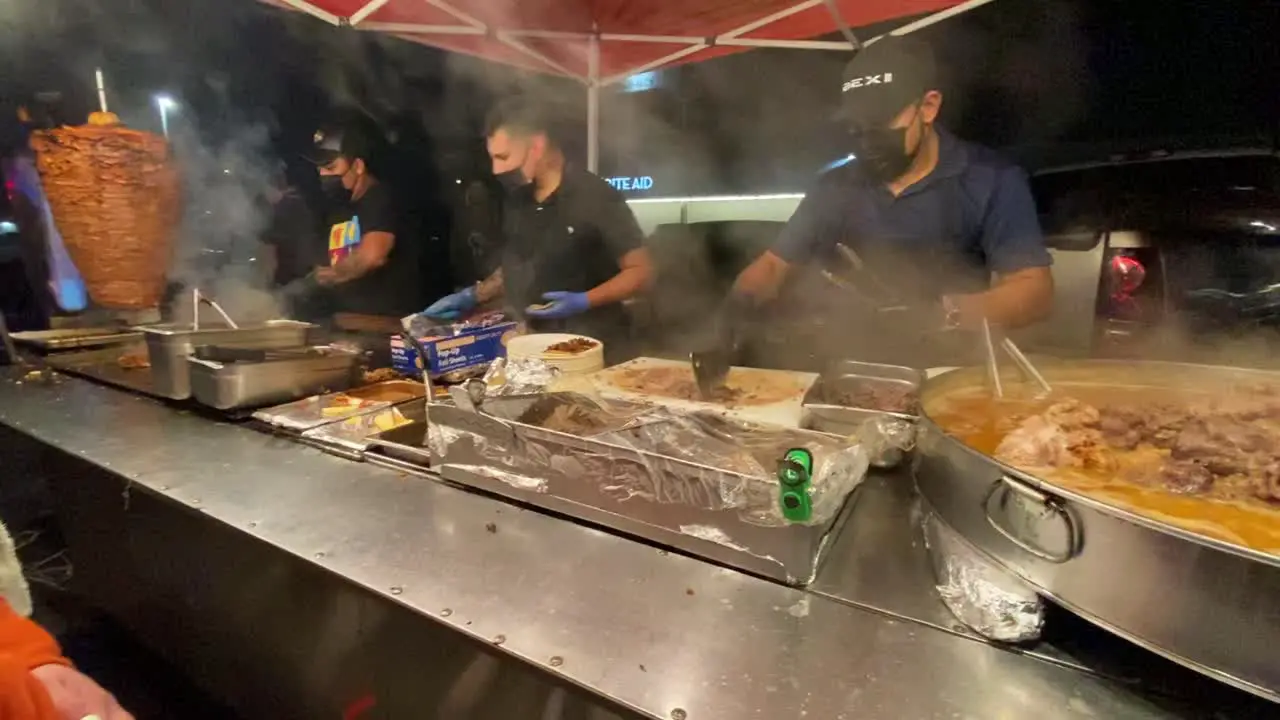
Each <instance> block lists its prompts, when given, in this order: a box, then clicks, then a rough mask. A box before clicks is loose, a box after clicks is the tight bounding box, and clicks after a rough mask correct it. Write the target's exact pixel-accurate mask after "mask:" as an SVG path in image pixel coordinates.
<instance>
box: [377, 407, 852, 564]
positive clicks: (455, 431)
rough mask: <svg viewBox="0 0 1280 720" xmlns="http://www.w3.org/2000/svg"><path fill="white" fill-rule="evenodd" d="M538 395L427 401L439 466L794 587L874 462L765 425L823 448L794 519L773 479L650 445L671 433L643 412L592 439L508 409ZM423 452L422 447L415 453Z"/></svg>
mask: <svg viewBox="0 0 1280 720" xmlns="http://www.w3.org/2000/svg"><path fill="white" fill-rule="evenodd" d="M537 400H538V396H530V397H523V398H521V397H513V398H502V399H500V400H491V401H488V402H486V403H485V404H484V407H483V410H484V412H485V413H488V414H481V413H476V412H470V411H468V410H464V409H461V408H457V407H451V406H445V405H438V404H430V405H428V406H427V416H428V421H429V422H428V425H427V428H426V430H427V437H426V444H427V446H428V448H427V449H428V450H429V452H430V464H431V467H432V469H433V470H434V471H436V472H438V473H439V474H440V475H441V476H442V477H443V478H444V479H446V480H449V481H451V482H454V483H458V484H462V485H466V486H470V487H474V488H477V489H480V490H484V491H486V492H490V493H494V494H498V495H502V496H506V497H509V498H512V499H515V500H519V501H521V502H524V503H528V504H532V505H535V506H539V507H542V508H545V509H547V510H550V511H553V512H557V513H561V514H566V515H569V516H572V517H576V518H579V519H581V520H584V521H587V522H590V523H593V524H597V525H602V526H605V527H609V528H612V529H615V530H618V531H620V532H623V533H626V534H630V535H634V536H638V537H641V538H644V539H646V540H648V541H651V542H655V543H658V544H660V545H664V546H667V547H671V548H673V549H676V550H679V551H682V552H685V553H688V554H690V555H694V556H697V557H702V558H706V559H708V560H711V561H714V562H719V563H722V564H725V565H729V566H732V567H736V568H739V569H741V570H744V571H747V572H751V573H754V574H757V575H761V576H765V577H769V578H772V579H775V580H779V581H781V582H785V583H788V584H791V585H807V584H808V583H810V582H811V581H812V580H813V578H814V577H815V576H816V574H817V571H818V568H819V566H820V564H821V562H822V560H823V558H824V555H825V550H826V548H827V547H828V545H829V543H830V541H831V540H832V539H833V538H834V537H835V535H836V533H838V532H839V529H840V527H841V525H842V523H843V520H844V517H845V515H846V513H847V512H848V508H849V505H850V503H849V502H848V500H849V497H850V496H851V495H852V494H853V492H854V490H855V489H856V488H857V487H858V485H859V484H860V483H861V481H862V479H863V478H864V477H865V474H866V471H867V467H868V461H867V457H866V453H865V451H864V450H863V449H862V448H861V447H860V446H858V445H848V444H844V443H841V441H839V440H837V439H835V438H833V437H831V436H828V435H823V434H821V433H812V432H807V431H803V430H784V429H780V428H767V429H761V430H760V432H762V433H792V435H788V436H787V439H788V441H792V440H794V441H795V442H796V443H797V444H800V445H803V446H806V447H807V446H810V445H811V446H812V447H814V448H815V449H816V450H817V451H816V452H815V455H814V460H815V468H818V467H821V468H822V469H823V471H822V474H823V479H822V480H821V481H819V480H817V479H815V481H814V483H813V487H814V491H813V493H812V495H813V498H814V515H813V518H812V520H811V522H810V524H789V523H787V522H786V521H784V520H782V519H781V517H780V516H779V517H774V514H773V513H772V512H771V511H770V510H771V508H774V507H776V506H775V505H773V503H776V496H777V485H776V480H775V481H772V484H771V483H770V481H769V480H768V478H767V477H762V476H761V475H759V474H755V475H752V474H749V473H750V471H749V470H748V469H747V468H745V467H739V468H737V469H735V470H728V469H725V468H723V467H717V466H716V465H714V464H713V462H714V459H713V458H712V457H708V458H706V459H705V461H704V462H698V461H697V460H696V459H695V458H693V457H690V456H685V457H673V456H670V455H663V454H660V453H657V452H652V451H647V450H643V449H641V447H642V446H645V442H642V441H640V440H638V438H643V437H649V438H652V437H655V436H656V437H662V436H663V433H664V431H663V428H662V427H660V426H657V425H656V424H655V423H651V422H648V421H647V420H646V419H644V418H637V419H635V420H634V421H632V422H629V423H627V424H624V425H623V426H622V428H621V429H614V428H605V429H604V431H603V432H602V434H599V435H596V436H592V437H580V436H577V435H570V434H567V433H564V432H557V431H554V430H549V429H546V428H544V427H537V426H533V425H527V424H524V423H522V422H518V421H516V420H511V419H505V418H504V416H505V417H516V418H518V417H520V416H521V415H522V414H523V411H524V410H527V409H528V408H529V406H530V405H531V404H532V403H534V402H537ZM676 424H677V425H678V423H676ZM677 429H679V428H677ZM408 433H413V434H414V437H408V435H407V434H408ZM393 434H395V435H397V436H400V437H399V438H398V439H399V440H400V442H398V443H394V445H396V446H397V447H396V449H398V450H402V449H405V448H406V445H404V444H402V443H404V442H405V441H406V439H407V441H408V442H410V443H412V442H415V441H416V439H417V437H420V436H421V428H414V427H409V428H402V429H398V430H396V431H393ZM670 437H671V438H673V439H675V438H677V437H679V436H678V435H671V436H670ZM387 440H388V438H387V435H385V434H384V435H383V436H380V439H379V441H378V442H376V443H375V445H374V446H371V447H370V449H369V456H370V457H372V456H373V455H374V454H381V453H383V452H385V451H386V450H387V449H388V446H387V445H386V444H385V443H386V442H387ZM677 442H678V441H677ZM379 445H381V446H379ZM408 449H410V450H414V449H413V448H408ZM421 453H422V450H416V451H415V452H414V455H415V456H417V457H420V456H421ZM398 459H399V460H405V461H410V464H411V465H417V466H420V465H421V463H420V462H412V459H413V457H409V458H404V457H402V458H398ZM391 464H392V465H396V464H397V463H396V462H392V463H391ZM817 474H818V473H815V476H816V475H817ZM820 492H821V493H822V494H821V495H820V494H819V493H820Z"/></svg>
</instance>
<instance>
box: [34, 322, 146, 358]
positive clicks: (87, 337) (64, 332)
mask: <svg viewBox="0 0 1280 720" xmlns="http://www.w3.org/2000/svg"><path fill="white" fill-rule="evenodd" d="M9 336H10V337H12V338H13V341H14V342H15V343H18V344H19V345H26V346H27V347H32V348H35V349H36V350H39V351H40V352H46V353H47V352H56V351H58V350H78V349H82V348H95V347H102V346H104V345H119V344H122V343H127V342H130V341H133V340H139V339H141V338H142V333H141V332H139V331H137V330H128V329H122V328H112V327H96V328H62V329H58V330H31V331H27V332H16V333H10V335H9Z"/></svg>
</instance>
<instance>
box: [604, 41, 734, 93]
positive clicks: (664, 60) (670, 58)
mask: <svg viewBox="0 0 1280 720" xmlns="http://www.w3.org/2000/svg"><path fill="white" fill-rule="evenodd" d="M708 47H710V46H709V45H707V44H706V43H699V44H697V45H690V46H689V47H686V48H680V49H679V50H677V51H675V52H673V53H671V54H670V55H664V56H662V57H660V58H658V59H656V60H652V61H650V62H647V63H645V64H643V65H637V66H636V67H633V68H627V70H626V72H620V73H618V74H616V75H610V76H609V77H607V78H605V79H604V80H602V81H601V82H600V84H601V85H612V84H613V83H616V82H618V81H620V80H625V79H627V78H629V77H631V76H632V75H637V74H639V73H642V72H648V71H650V70H652V69H654V68H658V67H662V66H664V65H669V64H671V63H673V62H675V61H677V60H679V59H680V58H682V57H685V56H686V55H692V54H694V53H696V52H701V51H703V50H706V49H707V48H708Z"/></svg>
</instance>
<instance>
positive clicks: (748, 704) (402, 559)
mask: <svg viewBox="0 0 1280 720" xmlns="http://www.w3.org/2000/svg"><path fill="white" fill-rule="evenodd" d="M8 372H9V375H8V378H7V379H5V380H0V425H4V426H8V428H11V429H12V431H7V430H5V431H2V432H0V453H3V454H7V453H9V452H11V449H12V448H13V447H15V446H17V445H21V444H23V443H27V444H38V445H40V446H42V447H43V451H44V452H45V462H44V463H43V464H42V465H41V466H42V468H43V472H44V473H46V474H47V475H48V476H49V478H48V479H49V482H50V483H51V484H52V485H53V488H54V491H55V495H56V497H57V498H58V502H59V505H60V508H59V510H60V515H61V516H62V518H63V521H64V525H65V526H66V527H65V530H66V532H67V534H68V537H69V541H70V543H71V547H72V556H73V560H74V561H75V562H76V563H77V578H79V579H80V580H81V581H83V583H84V585H83V586H82V587H81V588H80V589H81V590H83V591H86V592H87V593H89V594H90V595H91V596H92V597H94V598H95V599H101V601H102V602H103V604H104V607H105V608H106V609H107V610H109V611H111V612H112V613H113V614H117V615H123V616H126V618H129V619H132V620H134V621H135V622H133V626H134V627H140V628H141V629H140V633H142V634H143V635H144V637H143V639H144V640H145V641H148V642H149V643H150V644H152V645H153V646H156V647H157V649H160V650H161V651H162V652H165V654H166V655H168V656H170V657H176V658H178V659H179V660H181V661H182V662H183V663H185V664H186V666H187V669H188V670H189V672H190V673H191V674H192V675H193V676H194V677H196V678H197V680H204V681H206V682H210V683H212V684H213V685H214V687H213V688H212V689H213V690H214V691H215V692H218V693H220V694H222V695H224V696H228V695H230V697H229V698H228V699H229V700H230V701H231V702H232V703H233V704H234V705H236V706H237V707H238V708H239V709H241V710H242V712H245V714H246V715H249V716H251V717H269V716H270V717H311V718H314V717H322V716H325V715H324V714H325V713H327V714H329V715H330V716H334V717H337V716H338V714H335V713H339V712H340V709H341V708H342V707H346V706H347V705H346V703H347V702H348V701H350V700H351V698H352V697H353V696H354V695H358V694H359V693H361V692H363V693H368V694H369V695H370V696H375V695H376V696H377V697H379V698H382V699H383V701H382V702H381V704H379V705H378V708H379V712H378V713H377V714H376V715H370V717H373V716H376V717H413V718H417V717H441V718H446V717H459V718H462V717H466V718H479V717H506V718H517V717H544V718H553V717H560V716H565V717H568V716H575V717H576V716H579V715H578V714H576V713H567V712H566V711H565V710H564V708H565V707H566V700H564V697H565V696H566V695H565V694H566V693H567V694H568V695H569V696H571V697H576V695H575V694H580V695H583V696H585V697H588V698H600V699H602V700H601V702H602V703H603V704H602V705H600V706H595V705H592V704H591V702H590V701H584V702H586V706H587V707H589V710H586V711H583V712H584V713H585V714H584V715H581V716H585V717H592V718H602V717H615V716H616V715H615V713H621V714H626V715H639V716H644V717H652V718H673V719H674V720H703V719H704V718H706V719H712V718H724V719H726V720H743V719H745V718H753V717H761V718H778V717H812V718H833V719H834V718H849V719H853V718H894V719H899V718H912V719H915V718H935V717H936V718H982V719H988V718H999V717H1010V718H1021V717H1037V718H1041V719H1043V720H1049V719H1051V718H1068V717H1096V718H1164V717H1182V716H1184V715H1183V711H1182V710H1180V709H1178V707H1177V705H1176V704H1170V703H1169V702H1167V701H1166V699H1164V698H1161V697H1156V696H1153V695H1150V694H1147V693H1144V692H1141V688H1134V687H1133V686H1131V685H1129V684H1126V683H1121V682H1116V681H1114V680H1112V679H1110V678H1106V677H1102V676H1099V675H1096V674H1094V673H1091V672H1084V671H1082V670H1080V669H1078V668H1076V667H1071V666H1070V665H1069V664H1067V663H1064V662H1060V661H1057V660H1054V659H1053V658H1049V659H1050V660H1053V661H1045V660H1044V659H1041V658H1037V657H1033V656H1030V655H1027V654H1021V653H1015V652H1009V651H1007V650H1004V649H1001V648H997V647H994V646H991V645H988V644H985V643H983V642H979V641H977V640H975V639H973V638H972V637H967V636H965V635H963V634H957V633H954V632H950V631H941V630H939V629H938V628H936V627H932V626H931V625H930V624H929V623H928V622H927V621H924V622H921V621H917V620H918V619H919V618H917V619H912V620H907V619H903V618H907V617H912V618H916V616H921V615H924V616H928V617H934V618H937V620H936V622H934V623H933V624H935V625H942V626H945V627H949V626H950V623H948V622H947V621H946V620H945V619H943V615H940V614H938V613H937V612H936V611H937V610H939V609H941V606H940V605H939V604H937V600H936V599H934V598H933V596H932V595H931V594H930V595H925V596H921V595H920V594H919V587H918V586H919V584H920V582H921V577H916V579H915V580H908V581H903V580H902V577H909V576H910V573H915V572H916V571H917V570H918V568H914V569H910V568H906V566H903V567H902V568H897V569H895V568H893V567H889V568H883V567H882V568H881V569H882V571H884V572H885V573H887V574H886V575H885V576H884V577H883V580H884V582H882V583H874V582H869V579H870V578H869V577H868V575H867V573H868V572H869V570H870V569H871V568H872V567H875V566H874V565H872V564H869V561H868V560H866V558H868V557H871V556H870V555H867V554H866V553H874V552H876V549H875V548H862V547H861V545H862V544H863V540H864V539H865V538H864V535H865V533H867V532H873V533H874V532H877V531H876V526H875V525H874V524H873V523H871V522H860V521H859V519H858V517H854V518H853V519H851V520H850V523H849V525H848V527H847V529H846V532H845V535H844V536H843V537H842V538H841V539H840V540H839V542H840V543H841V547H840V548H839V549H837V550H835V551H834V552H835V553H836V556H835V557H833V558H832V561H831V562H830V563H829V564H828V569H827V573H828V574H829V575H828V576H827V578H826V579H820V580H819V582H818V584H817V586H816V592H805V591H802V590H797V589H792V588H787V587H783V586H781V585H778V584H774V583H771V582H768V581H765V580H761V579H758V578H755V577H751V576H748V575H744V574H742V573H739V572H735V571H732V570H728V569H725V568H721V567H718V566H715V565H712V564H709V563H706V562H703V561H700V560H696V559H692V558H688V557H683V556H680V555H675V554H670V553H667V552H665V551H662V550H658V549H655V548H653V547H650V546H646V545H644V544H641V543H638V542H635V541H632V540H629V539H625V538H622V537H618V536H614V535H611V534H608V533H605V532H602V531H599V530H595V529H591V528H587V527H583V526H580V525H577V524H574V523H571V522H568V521H565V520H563V519H559V518H555V517H552V516H549V515H543V514H540V513H536V512H532V511H528V510H523V509H520V508H518V507H516V506H513V505H510V504H507V503H504V502H501V501H499V500H496V499H493V498H490V497H486V496H482V495H479V494H475V493H471V492H467V491H464V490H461V489H458V488H455V487H452V486H449V485H447V484H444V483H442V482H438V481H433V480H429V479H424V478H420V477H413V476H408V475H403V474H398V473H396V472H393V471H390V470H385V469H380V468H377V467H373V466H370V465H368V464H360V463H352V462H347V461H344V460H342V459H339V458H334V457H330V456H327V455H324V454H322V453H321V452H319V451H317V450H314V449H310V448H306V447H303V446H300V445H297V444H294V443H292V442H289V441H287V440H284V439H281V438H276V437H271V436H268V435H265V434H260V433H257V432H254V431H252V430H250V429H248V428H244V427H238V426H236V425H232V424H225V423H216V422H212V421H210V420H209V419H207V418H204V417H200V416H197V415H193V414H190V413H186V412H182V411H178V410H175V409H174V408H172V407H169V406H166V405H164V404H161V403H159V402H156V401H153V400H150V399H146V398H142V397H139V396H133V395H129V394H125V393H122V392H119V391H116V390H112V389H109V388H104V387H99V386H95V385H92V384H90V383H88V382H85V381H83V380H78V379H75V378H68V377H60V378H59V379H57V380H56V381H55V382H53V383H49V384H45V383H41V382H14V379H15V378H18V377H20V376H21V373H19V372H16V371H8ZM13 431H16V432H13ZM33 441H34V443H33ZM886 487H889V486H886ZM891 495H892V493H890V494H889V495H881V497H891ZM869 497H872V498H874V497H876V496H875V494H874V492H872V493H870V494H869ZM863 501H868V498H866V497H864V498H861V499H859V502H860V503H861V502H863ZM865 507H866V508H867V510H868V511H877V509H878V508H881V507H890V505H883V506H882V505H879V504H877V503H874V502H870V501H868V504H867V505H866V506H865ZM867 517H872V516H867ZM884 527H889V526H884ZM187 536H190V537H187ZM883 552H885V554H886V556H890V555H889V553H890V552H891V551H890V550H889V549H887V548H886V549H884V550H883ZM860 558H861V559H860ZM899 569H900V570H901V572H903V573H907V574H908V575H907V576H900V577H895V575H894V573H895V572H897V570H899ZM169 575H173V576H178V575H182V576H183V577H184V578H185V580H184V581H183V582H182V583H176V582H169V581H167V580H166V578H167V577H168V576H169ZM295 576H296V577H305V578H306V582H307V583H312V584H314V587H316V588H322V589H321V590H315V591H312V590H300V589H298V588H297V587H295V586H296V583H294V581H293V580H291V579H290V578H292V577H295ZM299 582H301V581H299ZM925 582H927V579H926V580H925ZM131 583H136V584H137V587H129V588H122V587H121V586H124V585H129V584H131ZM325 583H329V584H327V585H326V584H325ZM335 583H336V585H335ZM912 586H916V589H914V590H911V589H908V588H910V587H912ZM309 587H310V586H309ZM333 587H338V588H339V590H340V593H341V594H339V591H333V590H324V589H323V588H331V589H332V588H333ZM895 587H897V588H901V590H900V591H895V590H893V588H895ZM877 593H880V595H877ZM895 593H896V597H897V599H896V600H895V599H894V597H891V596H894V595H895ZM223 597H226V598H233V599H231V600H226V601H225V602H215V600H217V599H218V598H223ZM286 598H288V599H289V602H285V599H286ZM232 603H234V604H235V606H234V607H232V606H230V605H231V604H232ZM878 606H880V607H878ZM895 607H896V608H897V609H894V608H895ZM263 608H269V609H270V612H268V611H267V610H263ZM868 608H875V610H878V612H877V611H874V610H871V609H868ZM903 608H909V609H906V610H904V609H903ZM941 612H942V613H945V610H942V611H941ZM395 613H400V614H402V615H403V618H401V620H399V621H398V622H400V623H401V625H402V626H404V627H407V628H408V630H405V631H401V632H396V633H392V632H389V631H388V630H387V629H386V628H387V627H390V626H384V625H381V624H379V622H380V619H381V618H382V617H383V616H384V615H391V614H395ZM929 613H932V615H929ZM892 615H898V616H899V617H892ZM157 617H159V618H160V620H157V619H156V618H157ZM334 618H339V619H341V620H342V621H343V622H345V623H348V624H350V625H352V626H353V627H355V628H357V630H353V631H351V632H350V633H347V634H344V635H342V636H341V637H340V638H337V637H336V636H334V635H333V633H330V632H328V631H329V630H331V629H332V628H331V627H329V626H328V625H327V623H329V622H331V621H332V622H335V623H336V622H337V621H336V620H334ZM388 622H390V621H388ZM406 623H407V625H406ZM144 626H145V627H144ZM379 628H381V630H379ZM263 632H272V633H274V634H273V635H271V636H270V638H269V639H268V640H264V639H263V638H264V636H263V635H262V634H261V633H263ZM255 633H257V634H255ZM406 633H411V634H414V635H413V637H415V638H418V640H416V641H410V640H408V639H407V636H406ZM431 643H441V645H440V648H437V649H433V650H432V652H430V653H427V655H423V653H425V652H426V650H425V649H424V646H426V645H428V644H431ZM447 643H456V646H455V645H447V647H446V644H447ZM219 644H221V645H225V646H228V647H226V648H221V647H219ZM294 645H296V646H297V647H298V648H301V649H295V648H294V647H293V646H294ZM447 648H455V649H447ZM397 654H398V655H397ZM389 655H395V656H396V659H397V660H400V659H402V658H413V660H414V661H415V662H420V663H423V664H421V665H417V666H408V667H406V666H404V663H403V662H396V663H389V661H385V660H382V661H380V662H383V663H384V664H383V665H378V667H380V668H384V669H385V671H380V672H374V671H373V670H368V669H366V670H365V671H364V674H363V675H361V676H360V680H359V682H357V681H355V680H352V679H351V678H350V677H349V676H347V675H343V674H341V673H339V672H338V670H337V669H336V668H333V667H328V666H327V665H326V659H328V658H334V657H337V658H342V659H344V662H345V663H346V667H351V666H352V665H353V662H352V660H351V659H352V658H359V657H374V656H389ZM514 659H518V660H520V661H523V662H522V663H520V662H512V661H513V660H514ZM495 662H496V663H497V665H495ZM290 663H292V664H297V665H301V666H302V667H297V668H293V667H286V666H288V665H289V664H290ZM388 663H389V664H388ZM428 663H429V664H428ZM357 665H358V664H357ZM391 665H396V667H391ZM509 666H520V668H519V670H518V672H521V673H524V672H525V671H526V670H528V671H529V673H526V674H527V677H525V676H522V678H523V679H521V680H520V682H522V683H526V684H527V683H533V684H539V683H540V684H542V685H545V686H546V687H549V688H551V690H550V691H548V692H546V693H543V694H542V696H543V697H545V698H547V701H546V703H545V704H544V705H542V706H539V707H532V706H529V705H523V706H522V707H521V709H520V711H519V712H518V713H515V714H513V713H512V711H511V710H510V709H508V710H506V711H505V713H506V714H505V715H504V714H503V713H502V712H499V711H494V712H493V713H492V714H483V713H481V712H479V711H474V710H468V709H466V707H464V705H459V704H458V703H459V702H461V701H458V700H457V698H458V697H460V696H465V695H467V693H468V692H469V693H470V694H471V695H473V696H477V695H484V693H483V692H481V691H482V690H484V689H485V688H486V687H488V688H496V687H499V686H496V685H493V684H492V681H493V678H495V677H497V676H500V675H503V674H504V673H508V672H517V671H516V670H510V671H509V670H506V669H503V668H508V667H509ZM439 678H444V679H445V680H447V682H446V681H445V680H439V681H437V679H439ZM530 678H532V679H530ZM237 683H238V684H237ZM486 683H488V684H487V685H486ZM361 688H363V689H361ZM477 688H479V690H477ZM562 688H566V689H565V690H562ZM584 691H585V692H584ZM272 693H274V697H270V698H267V697H266V696H268V695H271V694H272ZM489 694H490V695H493V694H494V693H489ZM499 694H500V693H499ZM308 695H315V696H325V697H309V696H308ZM556 697H559V698H560V700H558V701H557V700H555V699H554V698H556ZM358 701H359V699H358V698H357V700H356V702H358ZM451 702H452V703H454V704H453V705H450V704H449V703H451ZM557 702H558V703H559V705H557V704H556V703H557ZM282 708H293V711H285V710H282ZM299 708H306V710H305V711H303V710H299ZM432 708H435V709H434V710H433V709H432ZM459 708H461V709H459ZM1208 714H1209V713H1199V714H1198V715H1197V716H1201V715H1203V716H1207V715H1208Z"/></svg>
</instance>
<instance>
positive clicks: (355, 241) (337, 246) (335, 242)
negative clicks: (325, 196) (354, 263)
mask: <svg viewBox="0 0 1280 720" xmlns="http://www.w3.org/2000/svg"><path fill="white" fill-rule="evenodd" d="M361 237H362V236H361V234H360V216H358V215H356V216H353V217H352V218H351V219H350V220H348V221H346V222H342V223H338V224H337V225H334V226H333V227H332V228H330V229H329V264H330V265H337V264H338V261H339V260H341V259H343V258H345V257H347V256H348V255H350V254H351V253H353V252H355V250H356V248H358V247H360V238H361Z"/></svg>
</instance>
